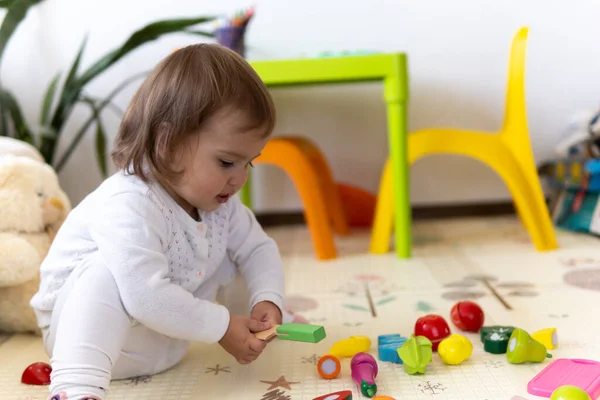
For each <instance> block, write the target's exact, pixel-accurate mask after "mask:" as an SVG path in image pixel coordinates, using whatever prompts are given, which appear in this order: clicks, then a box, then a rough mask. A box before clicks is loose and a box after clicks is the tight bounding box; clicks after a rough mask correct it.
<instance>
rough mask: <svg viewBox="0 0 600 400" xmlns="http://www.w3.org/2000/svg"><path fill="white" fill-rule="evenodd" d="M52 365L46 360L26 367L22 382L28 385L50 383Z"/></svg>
mask: <svg viewBox="0 0 600 400" xmlns="http://www.w3.org/2000/svg"><path fill="white" fill-rule="evenodd" d="M51 373H52V367H51V366H50V365H48V364H46V363H45V362H36V363H33V364H31V365H30V366H28V367H27V368H25V371H23V374H22V375H21V383H24V384H26V385H49V384H50V374H51Z"/></svg>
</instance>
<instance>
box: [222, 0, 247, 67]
mask: <svg viewBox="0 0 600 400" xmlns="http://www.w3.org/2000/svg"><path fill="white" fill-rule="evenodd" d="M253 16H254V7H250V8H248V9H247V10H242V11H238V12H237V13H235V14H234V15H233V16H232V17H230V18H226V19H224V20H222V21H220V22H219V25H218V26H217V28H216V29H215V32H214V33H215V39H216V40H217V43H219V44H220V45H221V46H225V47H227V48H230V49H231V50H233V51H235V52H237V53H238V54H240V55H241V56H242V57H245V55H246V43H245V38H244V37H245V35H246V28H247V26H248V23H249V22H250V20H251V19H252V17H253Z"/></svg>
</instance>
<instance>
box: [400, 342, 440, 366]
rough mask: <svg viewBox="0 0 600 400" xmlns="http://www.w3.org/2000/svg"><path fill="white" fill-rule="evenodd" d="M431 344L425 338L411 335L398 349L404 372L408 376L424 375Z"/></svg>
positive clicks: (430, 352) (429, 356)
mask: <svg viewBox="0 0 600 400" xmlns="http://www.w3.org/2000/svg"><path fill="white" fill-rule="evenodd" d="M432 346H433V344H432V343H431V341H430V340H429V339H427V338H426V337H425V336H415V335H412V336H411V337H410V338H409V339H408V340H407V341H406V342H404V344H403V345H402V347H400V348H399V349H398V356H400V358H401V359H402V365H403V367H404V371H406V373H407V374H409V375H414V374H417V373H419V374H424V373H425V368H426V367H427V365H428V364H429V363H430V362H431V359H432V355H433V351H432Z"/></svg>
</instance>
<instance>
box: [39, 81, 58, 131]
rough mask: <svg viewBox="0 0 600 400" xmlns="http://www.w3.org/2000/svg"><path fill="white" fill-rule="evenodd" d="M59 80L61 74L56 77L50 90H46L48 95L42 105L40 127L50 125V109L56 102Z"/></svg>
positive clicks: (45, 95)
mask: <svg viewBox="0 0 600 400" xmlns="http://www.w3.org/2000/svg"><path fill="white" fill-rule="evenodd" d="M59 79H60V73H58V74H56V75H55V76H54V78H53V79H52V81H51V82H50V85H48V89H46V94H44V101H43V103H42V112H41V114H40V125H46V124H47V123H48V119H49V118H50V109H51V107H52V103H53V101H54V96H55V94H56V87H57V86H58V80H59Z"/></svg>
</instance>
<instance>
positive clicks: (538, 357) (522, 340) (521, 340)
mask: <svg viewBox="0 0 600 400" xmlns="http://www.w3.org/2000/svg"><path fill="white" fill-rule="evenodd" d="M546 357H548V358H551V357H552V355H550V354H548V353H547V352H546V347H544V345H543V344H541V343H540V342H538V341H537V340H535V339H532V338H531V336H529V334H528V333H527V332H525V331H524V330H523V329H519V328H515V330H514V331H513V333H512V335H510V338H509V339H508V348H507V349H506V358H507V360H508V362H510V363H512V364H522V363H524V362H542V361H544V360H545V359H546Z"/></svg>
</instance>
